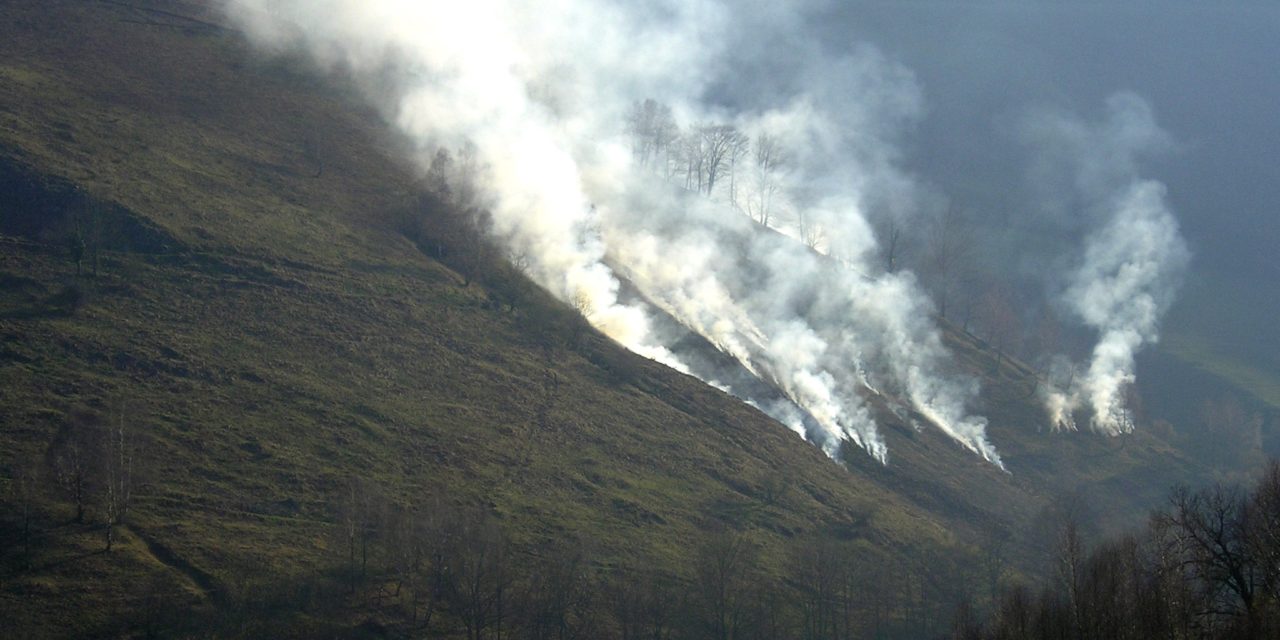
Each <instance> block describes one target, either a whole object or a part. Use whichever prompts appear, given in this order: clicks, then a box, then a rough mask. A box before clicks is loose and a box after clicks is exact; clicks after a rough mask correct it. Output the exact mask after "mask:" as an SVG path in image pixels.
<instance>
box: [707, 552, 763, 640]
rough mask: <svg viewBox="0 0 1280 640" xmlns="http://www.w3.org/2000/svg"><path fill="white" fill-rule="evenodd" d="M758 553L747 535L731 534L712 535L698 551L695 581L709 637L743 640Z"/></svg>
mask: <svg viewBox="0 0 1280 640" xmlns="http://www.w3.org/2000/svg"><path fill="white" fill-rule="evenodd" d="M756 553H757V550H756V546H755V545H754V544H753V543H752V542H751V540H750V539H748V538H747V536H746V535H745V534H743V533H740V532H736V531H730V530H723V531H719V532H716V533H712V534H711V535H710V536H709V537H708V538H707V539H706V540H704V541H703V543H702V545H701V546H700V547H699V548H698V557H697V560H696V565H695V580H696V588H697V597H698V604H699V605H700V606H699V612H700V614H701V616H700V617H701V619H702V622H703V626H704V631H705V633H706V636H705V637H708V638H714V639H715V640H736V639H739V638H741V637H742V633H743V631H744V622H745V621H744V614H745V612H746V607H747V603H748V598H749V595H750V587H751V585H752V584H753V582H754V576H753V575H752V569H753V567H754V566H755V558H756Z"/></svg>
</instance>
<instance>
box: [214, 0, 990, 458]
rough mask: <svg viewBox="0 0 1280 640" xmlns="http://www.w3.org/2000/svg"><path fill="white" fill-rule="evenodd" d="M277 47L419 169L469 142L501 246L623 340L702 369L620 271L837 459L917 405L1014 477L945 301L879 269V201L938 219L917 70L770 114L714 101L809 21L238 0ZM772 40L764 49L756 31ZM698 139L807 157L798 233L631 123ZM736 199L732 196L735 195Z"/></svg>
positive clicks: (863, 66) (790, 219)
mask: <svg viewBox="0 0 1280 640" xmlns="http://www.w3.org/2000/svg"><path fill="white" fill-rule="evenodd" d="M226 3H227V7H228V11H229V14H230V15H231V16H233V18H235V19H236V20H238V21H239V23H240V24H242V25H243V26H244V28H245V30H246V32H247V33H248V34H249V36H250V38H251V39H252V40H253V41H254V42H255V43H257V44H259V45H260V46H263V47H264V48H268V49H275V50H303V51H307V52H310V53H311V54H312V55H313V57H314V58H315V59H316V60H317V61H318V62H319V63H320V64H321V65H323V66H325V67H328V68H331V69H335V70H338V71H341V72H344V73H348V74H350V75H351V76H352V77H353V78H355V79H357V81H359V82H361V83H362V84H364V85H365V87H366V89H367V90H368V92H369V94H370V96H371V98H372V99H373V100H374V102H375V103H376V104H378V105H379V106H381V107H382V108H383V109H384V111H385V112H386V113H387V115H388V118H389V119H390V120H391V121H392V122H393V123H394V124H395V126H396V127H397V128H398V129H399V130H400V131H401V132H402V133H403V134H405V135H406V136H407V137H408V138H409V139H410V140H411V141H412V142H413V143H414V144H415V147H416V148H417V149H418V150H419V152H420V154H421V155H420V158H419V159H420V160H421V161H422V162H423V163H424V165H425V163H426V161H427V160H428V159H429V158H430V157H432V155H433V154H434V152H435V150H436V149H439V148H457V147H460V146H462V145H464V144H465V145H470V147H471V148H474V149H475V150H476V153H477V154H478V156H479V159H480V161H481V162H482V163H483V164H484V165H485V167H486V172H487V178H488V180H487V182H488V187H489V188H490V189H491V190H492V202H491V203H490V207H489V208H490V210H491V214H492V220H493V229H492V231H493V233H494V234H495V236H496V237H498V238H500V239H502V240H503V241H505V242H508V243H509V244H510V245H511V247H512V249H513V251H514V252H516V253H519V254H520V255H524V256H528V257H529V260H530V264H529V273H530V276H531V277H533V278H534V279H535V280H537V281H538V282H539V283H540V284H542V285H543V286H545V287H546V288H547V289H548V290H549V291H551V292H552V293H553V294H555V295H557V296H558V297H560V298H561V299H563V300H566V301H573V302H575V303H577V304H579V305H580V306H582V307H584V311H585V312H586V315H587V316H588V318H589V319H590V321H591V322H592V323H593V324H595V325H596V326H597V327H599V328H600V329H601V330H602V331H604V332H605V333H606V334H608V335H609V336H611V337H612V338H614V339H616V340H618V341H619V342H620V343H621V344H623V345H624V346H626V347H628V348H630V349H632V350H634V351H636V352H638V353H641V354H643V355H646V356H649V357H651V358H654V359H656V360H659V361H662V362H665V363H667V364H670V365H672V366H674V367H677V368H680V369H682V370H686V368H685V367H684V365H683V364H682V362H681V361H680V359H679V358H678V357H677V356H676V355H675V354H672V353H671V352H670V351H669V350H668V348H667V347H666V346H664V345H663V344H661V341H660V339H659V338H658V337H657V336H656V335H655V333H654V331H653V330H652V329H651V326H650V324H651V323H650V319H649V316H648V313H647V311H646V307H645V306H644V305H643V304H642V303H632V304H629V303H624V302H622V301H620V298H619V287H620V283H619V279H618V277H617V276H616V275H615V269H616V270H618V272H621V274H622V275H623V276H625V277H626V278H627V279H628V280H629V281H630V282H632V283H634V285H635V286H636V287H637V288H638V289H639V291H640V292H642V293H643V294H644V296H645V297H646V298H647V299H648V300H649V301H650V302H651V303H652V304H654V305H656V306H658V307H660V308H661V309H662V310H663V311H665V312H667V313H669V314H670V315H671V316H673V317H675V318H676V319H678V320H679V321H680V322H681V323H683V324H684V325H686V326H687V327H689V328H690V329H692V330H694V331H696V332H697V333H698V334H700V335H702V336H704V337H705V338H706V339H708V340H709V341H710V342H712V343H713V344H714V345H715V346H716V347H717V348H719V349H721V350H722V351H724V352H725V353H727V354H729V355H731V356H732V357H734V358H735V359H736V360H737V361H738V362H739V363H741V364H742V366H743V367H745V368H746V369H747V370H749V371H750V372H752V373H753V374H754V375H757V376H759V377H761V378H764V379H767V380H769V381H771V382H772V383H774V384H775V385H776V386H777V387H778V388H779V389H781V390H782V392H783V393H784V394H785V395H786V396H787V397H788V398H789V399H790V400H791V401H792V402H794V403H795V404H796V405H798V406H799V407H801V408H803V410H804V412H805V413H806V414H807V415H808V416H809V417H811V418H812V419H813V421H814V422H815V423H816V424H817V425H818V427H817V429H816V430H815V429H804V428H803V424H802V423H803V422H804V420H802V419H799V418H797V414H796V411H795V409H794V407H792V408H785V407H782V406H781V405H779V406H773V405H770V406H767V407H766V409H768V410H769V411H770V413H771V414H772V415H774V416H775V417H777V418H778V419H779V420H780V421H782V422H784V423H785V424H787V425H788V426H790V427H791V428H793V429H796V430H797V431H803V432H804V433H805V435H806V436H807V437H809V438H810V439H812V440H813V441H815V442H816V443H817V444H818V445H819V446H821V447H822V448H823V449H824V450H825V451H827V452H828V453H829V454H831V455H832V456H837V455H838V454H839V450H840V447H841V444H842V443H843V442H845V441H852V442H854V443H856V444H857V445H859V446H861V447H863V448H864V449H866V450H867V451H868V452H869V453H870V454H871V455H873V456H874V457H876V458H877V459H880V460H882V461H883V460H885V459H886V454H887V452H886V447H885V443H884V440H883V438H882V437H881V435H880V434H879V432H878V431H877V428H876V424H875V421H874V419H873V416H872V411H871V409H870V408H869V407H868V405H867V403H866V402H865V400H864V394H874V393H876V392H877V390H879V391H884V392H887V393H889V392H891V393H893V394H895V395H898V396H901V397H903V398H906V399H908V400H909V402H910V403H911V405H912V406H914V407H915V408H916V410H917V411H919V413H920V414H921V415H923V416H925V417H926V418H928V419H929V420H930V421H931V422H933V423H934V424H936V425H937V426H938V427H939V428H940V429H941V430H942V431H943V432H944V433H946V434H947V435H949V436H951V437H953V438H955V439H956V440H957V442H959V443H960V444H961V445H963V446H965V447H966V448H968V449H970V450H972V451H974V452H976V453H978V454H980V455H982V456H983V457H984V458H986V459H988V460H990V461H991V462H993V463H994V464H996V465H1000V459H999V456H998V455H997V454H996V452H995V450H994V448H993V447H992V446H991V445H990V444H989V443H988V442H987V439H986V435H985V426H986V422H985V419H983V418H980V417H975V416H972V415H970V414H969V412H968V409H967V406H968V405H970V404H971V403H972V401H973V399H974V398H975V396H976V393H977V388H976V384H975V383H973V382H972V381H970V380H969V379H967V378H964V377H962V376H958V375H956V374H955V373H954V372H951V371H949V370H948V369H949V365H948V360H949V356H948V354H947V353H946V351H945V349H944V348H943V346H942V342H941V338H940V335H939V332H938V330H937V328H936V327H935V326H934V325H933V324H932V323H931V321H930V317H931V313H932V307H931V304H930V302H929V301H928V299H927V298H926V297H925V296H924V295H923V294H922V293H921V292H920V289H919V287H918V286H917V285H916V283H915V280H914V278H913V277H912V276H911V275H910V274H907V273H896V274H882V273H878V271H879V270H878V269H876V268H874V267H872V266H870V265H869V260H868V255H869V254H870V253H872V252H873V249H874V247H875V240H874V238H873V234H872V232H871V230H870V226H869V225H868V224H867V222H866V212H867V209H868V208H869V207H878V208H882V209H885V210H890V211H894V212H897V211H900V210H909V209H911V208H912V207H914V206H916V203H915V202H914V198H915V193H916V191H917V189H916V187H915V186H914V184H913V181H912V180H911V179H910V178H909V177H908V176H907V175H906V174H904V173H903V172H902V171H900V170H899V169H898V168H897V166H896V163H897V159H898V153H897V151H896V146H895V141H894V137H895V136H896V135H897V134H898V133H899V132H900V131H901V130H902V128H903V126H904V125H905V124H907V123H909V122H910V121H911V120H913V119H914V118H915V117H917V115H918V114H919V113H920V112H921V108H920V96H919V90H918V89H917V88H916V86H915V83H914V80H913V79H912V78H911V75H910V73H909V72H907V71H906V70H905V69H902V68H901V67H899V66H897V65H894V64H892V63H891V62H889V61H887V60H886V59H885V58H884V57H883V56H881V55H880V54H879V53H877V52H876V51H875V50H873V49H870V48H864V49H862V50H859V51H858V52H856V53H855V54H853V55H851V56H846V57H843V58H840V59H838V60H824V59H822V57H821V56H820V55H818V52H812V53H814V55H815V57H816V58H817V59H819V60H821V61H822V64H821V65H819V66H816V67H815V66H809V67H805V68H801V69H798V70H797V73H796V74H795V75H796V78H797V80H796V84H797V86H796V87H795V88H794V94H793V95H790V96H788V97H785V98H783V99H779V100H772V101H771V103H769V104H764V105H761V106H760V107H759V108H751V107H749V106H747V107H741V106H740V107H739V108H734V109H729V108H727V107H725V106H723V105H721V106H712V101H710V100H708V99H707V96H708V95H709V94H711V93H712V88H713V87H715V86H717V85H718V84H723V83H725V82H729V81H730V79H729V78H726V77H724V76H725V74H726V69H727V68H728V67H729V57H728V56H729V50H730V49H732V48H737V47H740V46H741V45H742V43H743V42H748V41H750V40H751V39H753V38H756V37H761V38H763V37H765V36H767V35H769V34H768V33H767V32H768V31H769V30H773V31H774V33H773V34H772V35H775V36H782V37H785V36H786V35H788V34H787V33H785V32H786V31H787V30H789V29H792V28H794V26H795V25H796V24H797V23H798V21H799V20H798V18H797V15H798V11H799V10H798V9H797V8H795V7H775V6H771V5H765V6H731V5H729V4H727V3H725V2H721V1H715V0H678V1H677V0H666V1H660V2H657V3H648V4H645V5H644V6H624V5H622V4H619V3H614V2H610V1H608V0H553V1H552V2H539V3H532V2H519V1H516V0H472V1H470V2H463V3H445V2H422V1H421V0H227V2H226ZM747 31H751V33H750V36H751V37H750V38H748V37H746V35H747V34H746V32H747ZM648 97H653V98H656V99H658V100H660V101H662V102H663V103H665V104H669V105H671V107H672V111H673V113H674V114H675V115H676V117H677V118H678V119H679V120H681V121H682V122H683V123H685V124H686V126H689V125H692V124H693V123H698V122H712V121H715V122H726V123H730V124H732V125H734V126H736V127H737V128H738V129H739V130H741V131H743V132H744V133H746V134H749V135H752V136H755V135H761V134H767V135H770V136H774V137H776V138H778V139H779V140H780V141H781V143H782V144H783V145H784V146H785V147H786V148H787V149H788V151H789V156H788V162H787V165H786V169H785V171H779V172H778V174H777V175H776V176H775V177H774V178H775V179H776V181H777V188H778V191H779V193H780V194H782V195H780V197H779V198H778V210H779V216H781V217H780V218H778V220H779V223H778V224H777V225H776V226H777V231H778V232H775V231H772V230H768V229H765V228H763V227H761V226H759V225H758V224H756V223H754V222H752V220H751V218H750V217H748V216H747V215H744V214H743V212H742V211H740V210H738V208H735V207H734V206H730V204H729V203H728V202H726V197H725V195H724V191H725V189H730V190H732V189H733V187H727V186H720V187H719V188H718V189H717V190H715V191H716V192H715V193H713V194H711V196H712V197H703V196H701V195H695V194H693V193H691V192H688V191H684V190H682V189H680V188H677V187H675V186H673V185H671V184H669V183H668V182H666V181H664V179H663V177H662V176H660V175H658V174H657V173H655V172H653V171H650V170H646V169H643V168H641V167H640V166H639V165H638V163H637V162H636V160H635V158H634V157H633V154H632V149H631V145H630V143H629V141H628V140H627V138H626V137H625V135H624V134H623V126H622V123H623V122H624V121H625V119H626V116H627V112H628V109H629V108H630V107H631V105H632V104H633V103H634V102H636V101H637V100H640V99H643V98H648ZM733 198H734V194H733V193H730V195H729V197H728V199H729V200H732V199H733Z"/></svg>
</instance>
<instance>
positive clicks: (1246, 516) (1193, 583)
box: [954, 462, 1280, 640]
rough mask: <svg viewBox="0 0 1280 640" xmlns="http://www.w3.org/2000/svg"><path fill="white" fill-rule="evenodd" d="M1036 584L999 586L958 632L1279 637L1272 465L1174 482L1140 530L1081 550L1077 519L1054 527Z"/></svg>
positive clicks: (1278, 542) (1115, 638) (1113, 638)
mask: <svg viewBox="0 0 1280 640" xmlns="http://www.w3.org/2000/svg"><path fill="white" fill-rule="evenodd" d="M1057 538H1058V539H1057V552H1056V554H1055V557H1054V559H1053V565H1054V566H1053V567H1052V568H1051V570H1050V571H1049V572H1047V573H1049V574H1050V575H1052V576H1053V578H1054V579H1053V580H1052V581H1051V582H1049V583H1048V584H1046V585H1044V586H1043V588H1042V589H1041V590H1040V591H1039V592H1033V591H1031V590H1030V589H1028V588H1026V587H1023V586H1016V587H1013V588H1011V589H1008V590H1006V591H1005V592H1004V593H1003V594H1002V595H1001V597H1000V598H999V599H998V601H997V603H996V607H995V610H994V612H993V613H992V614H991V616H990V619H989V620H987V621H986V622H985V623H984V622H982V621H980V620H978V618H977V617H976V616H974V615H973V614H972V611H971V610H967V609H966V610H962V611H961V612H960V614H959V615H958V616H957V619H956V621H955V631H954V637H955V638H957V639H962V640H970V639H972V640H980V639H985V638H991V639H993V640H1005V639H1008V640H1022V639H1028V640H1030V639H1041V638H1044V639H1050V638H1052V639H1064V640H1065V639H1074V638H1106V639H1109V640H1125V639H1128V638H1132V639H1134V640H1137V639H1139V638H1141V639H1147V638H1176V639H1184V638H1185V639H1214V638H1275V637H1280V464H1277V463H1275V462H1272V463H1271V464H1270V465H1269V466H1268V467H1267V470H1266V472H1265V473H1264V474H1263V475H1262V477H1261V479H1259V480H1258V481H1257V483H1256V484H1255V485H1253V487H1251V488H1249V489H1245V488H1242V487H1240V486H1238V485H1222V484H1218V485H1215V486H1212V487H1209V488H1206V489H1202V490H1199V491H1193V490H1190V489H1187V488H1185V487H1182V488H1177V489H1175V490H1174V491H1173V492H1172V494H1171V495H1170V497H1169V503H1168V505H1167V506H1166V507H1165V508H1163V509H1161V510H1159V511H1157V512H1155V513H1154V514H1152V516H1151V520H1150V522H1149V524H1148V526H1147V527H1146V529H1145V530H1144V531H1142V532H1140V533H1136V534H1132V535H1126V536H1123V537H1120V538H1118V539H1114V540H1109V541H1106V542H1103V543H1101V544H1098V545H1096V547H1094V548H1093V549H1087V548H1086V541H1085V540H1084V536H1083V535H1082V533H1081V529H1080V526H1079V523H1077V522H1074V521H1070V520H1068V521H1067V522H1065V523H1064V525H1063V526H1062V527H1061V528H1060V530H1059V531H1058V534H1057Z"/></svg>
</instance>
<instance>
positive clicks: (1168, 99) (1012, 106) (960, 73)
mask: <svg viewBox="0 0 1280 640" xmlns="http://www.w3.org/2000/svg"><path fill="white" fill-rule="evenodd" d="M812 26H813V32H814V33H815V34H818V35H817V38H818V39H820V40H821V41H822V42H823V46H824V47H826V48H828V49H830V50H833V51H840V50H845V49H847V48H849V47H850V46H857V45H850V44H849V43H850V42H866V41H871V42H874V43H876V44H877V45H879V46H880V47H881V48H882V49H883V50H884V51H885V53H886V54H887V55H889V56H891V57H893V58H894V59H897V60H899V61H901V62H902V63H903V64H905V65H906V66H908V67H910V68H911V70H912V71H913V72H914V73H915V74H916V76H917V78H918V79H919V81H920V84H921V85H922V86H923V87H924V90H925V98H926V103H927V111H926V114H925V116H924V117H923V118H922V119H921V121H920V125H919V127H917V129H916V130H915V133H916V135H914V136H913V137H912V138H911V139H910V140H909V143H910V144H909V145H907V146H906V147H904V150H905V156H906V158H905V163H906V165H907V166H910V167H912V168H913V169H914V170H915V171H917V172H918V173H919V174H921V175H922V176H924V177H925V178H926V179H927V180H929V181H930V182H932V183H934V184H937V185H939V187H940V188H941V189H942V190H943V191H945V192H946V193H947V194H948V195H949V196H951V197H953V198H955V199H956V200H957V201H959V202H961V203H963V204H964V205H966V206H967V207H968V208H969V209H970V210H973V211H975V212H978V213H979V217H978V224H979V225H981V227H982V235H983V236H984V237H986V238H987V239H988V246H987V248H986V250H985V252H984V253H985V254H986V255H990V256H999V257H1000V260H1002V261H1001V262H1000V266H1003V267H1007V268H1010V269H1015V268H1017V269H1020V268H1023V267H1024V266H1025V265H1022V264H1015V263H1013V261H1003V256H1005V255H1007V254H1009V253H1010V252H1011V250H1012V249H1016V248H1017V247H1018V246H1021V245H1022V244H1023V243H1025V241H1026V234H1025V233H1024V231H1025V230H1026V229H1027V228H1028V227H1029V226H1035V225H1039V224H1040V222H1041V221H1040V220H1038V219H1033V220H1030V221H1029V220H1028V214H1029V212H1036V211H1038V210H1039V209H1040V206H1041V201H1040V198H1041V197H1042V195H1043V192H1042V191H1041V190H1040V188H1039V187H1038V186H1036V185H1035V183H1034V182H1033V181H1029V180H1026V179H1025V167H1026V165H1028V164H1029V163H1031V162H1032V156H1031V153H1032V152H1031V150H1029V149H1028V148H1027V147H1026V146H1025V145H1024V144H1023V143H1022V140H1021V139H1020V132H1019V127H1020V125H1021V124H1022V123H1023V121H1024V118H1025V116H1026V113H1027V111H1028V110H1029V109H1032V110H1039V109H1043V108H1051V109H1057V110H1060V111H1064V112H1068V113H1073V114H1077V115H1079V116H1081V117H1086V118H1087V119H1091V120H1092V119H1095V118H1094V117H1093V114H1097V113H1098V112H1099V109H1100V105H1102V104H1103V103H1104V101H1105V100H1106V99H1107V98H1108V97H1109V96H1111V95H1113V94H1115V93H1116V92H1119V91H1130V92H1133V93H1135V94H1137V95H1139V96H1142V98H1143V99H1144V100H1145V101H1146V102H1147V103H1148V104H1150V105H1151V107H1152V109H1153V110H1154V111H1155V113H1156V114H1157V116H1158V120H1159V123H1160V126H1161V127H1162V128H1163V129H1164V130H1165V131H1167V132H1168V135H1169V137H1170V138H1172V139H1173V140H1174V141H1176V145H1177V147H1176V148H1175V149H1174V150H1173V152H1172V153H1167V154H1164V155H1158V156H1154V157H1150V158H1148V159H1147V161H1146V163H1145V164H1144V166H1143V171H1144V172H1145V175H1146V176H1147V177H1149V178H1152V179H1155V180H1159V181H1160V182H1162V183H1163V184H1164V185H1165V186H1166V187H1167V194H1166V198H1167V201H1168V203H1169V205H1170V207H1171V208H1172V209H1173V210H1174V211H1176V212H1177V214H1178V219H1179V221H1180V223H1181V227H1182V231H1183V233H1184V235H1185V236H1186V238H1187V242H1188V244H1189V245H1190V246H1191V248H1192V249H1193V252H1194V254H1195V260H1194V269H1192V271H1191V278H1192V280H1194V281H1198V282H1199V283H1200V285H1199V286H1198V287H1197V288H1198V289H1201V290H1204V289H1208V290H1209V291H1210V292H1211V293H1212V292H1213V291H1215V290H1216V291H1221V290H1224V289H1226V290H1238V291H1240V292H1241V293H1240V294H1239V295H1240V297H1241V298H1242V299H1244V300H1248V301H1249V302H1248V304H1247V307H1248V311H1249V313H1245V314H1241V313H1239V312H1238V307H1239V306H1240V305H1239V304H1235V305H1231V304H1223V303H1222V302H1221V300H1219V299H1216V298H1213V297H1208V298H1206V297H1204V296H1203V295H1202V296H1200V297H1193V298H1183V300H1182V301H1180V302H1175V304H1174V306H1173V308H1171V309H1170V312H1169V318H1168V323H1167V324H1168V325H1169V326H1170V328H1178V327H1181V328H1183V329H1185V330H1196V331H1200V332H1203V331H1214V332H1216V333H1217V334H1219V335H1220V336H1224V338H1223V340H1224V341H1226V340H1227V339H1226V338H1225V336H1238V337H1236V338H1232V339H1230V340H1229V341H1230V342H1231V343H1233V344H1232V349H1233V353H1232V355H1233V356H1236V357H1240V358H1243V359H1245V360H1247V361H1250V362H1253V363H1254V364H1255V365H1256V366H1259V367H1261V368H1263V369H1266V370H1271V371H1275V370H1280V350H1275V349H1265V348H1264V349H1260V348H1258V346H1259V345H1263V344H1276V343H1277V341H1278V340H1280V328H1278V327H1280V325H1278V324H1277V323H1275V322H1274V321H1272V320H1271V318H1274V317H1276V315H1277V314H1280V253H1277V252H1276V251H1275V247H1277V246H1280V215H1277V214H1278V213H1280V211H1277V203H1280V162H1277V161H1276V154H1277V150H1278V149H1280V127H1277V126H1275V120H1276V114H1277V113H1280V66H1278V65H1275V64H1272V63H1271V62H1270V61H1274V60H1277V59H1280V3H1276V2H1270V1H1260V2H1253V1H1235V0H1228V1H1224V2H1197V1H1191V0H1135V1H1133V2H1115V3H1113V2H1043V1H1036V0H1026V1H1022V0H1018V1H1001V0H990V1H986V0H984V1H968V2H926V1H911V0H905V1H902V2H884V1H867V0H852V1H850V2H842V3H832V4H831V5H829V6H828V7H826V8H825V9H824V10H823V12H822V19H821V20H818V21H815V22H814V23H813V25H812ZM1044 244H1045V245H1046V246H1049V247H1052V246H1053V245H1054V244H1056V243H1055V242H1052V241H1050V240H1046V241H1045V242H1044ZM993 259H994V258H993ZM1063 266H1064V267H1069V265H1063ZM1188 293H1191V292H1188ZM1237 345H1238V346H1237ZM1226 346H1227V345H1224V348H1225V347H1226Z"/></svg>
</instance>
